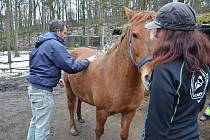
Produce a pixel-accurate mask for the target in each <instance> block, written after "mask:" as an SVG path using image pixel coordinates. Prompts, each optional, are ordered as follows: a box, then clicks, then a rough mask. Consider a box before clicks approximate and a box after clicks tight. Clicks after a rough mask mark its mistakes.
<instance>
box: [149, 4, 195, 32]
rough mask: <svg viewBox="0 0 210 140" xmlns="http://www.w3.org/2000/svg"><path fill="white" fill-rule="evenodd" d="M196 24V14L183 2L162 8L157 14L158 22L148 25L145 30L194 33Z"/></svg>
mask: <svg viewBox="0 0 210 140" xmlns="http://www.w3.org/2000/svg"><path fill="white" fill-rule="evenodd" d="M195 23H196V17H195V12H194V10H193V9H192V8H191V7H190V6H188V5H187V4H184V3H181V2H173V3H168V4H166V5H164V6H163V7H161V8H160V9H159V10H158V12H157V16H156V21H153V22H150V23H147V24H146V25H145V28H147V29H159V28H164V29H168V30H174V31H193V30H194V29H195Z"/></svg>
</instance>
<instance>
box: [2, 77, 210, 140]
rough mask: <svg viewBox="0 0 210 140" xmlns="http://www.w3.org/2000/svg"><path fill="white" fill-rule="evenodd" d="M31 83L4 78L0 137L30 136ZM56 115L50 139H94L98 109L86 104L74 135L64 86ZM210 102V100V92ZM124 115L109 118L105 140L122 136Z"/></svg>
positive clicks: (209, 136) (205, 139) (136, 133)
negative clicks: (71, 131)
mask: <svg viewBox="0 0 210 140" xmlns="http://www.w3.org/2000/svg"><path fill="white" fill-rule="evenodd" d="M27 85H28V82H27V80H26V78H25V77H22V78H15V79H8V80H5V79H0V140H24V139H26V135H27V129H28V124H29V120H30V118H31V110H30V104H29V101H28V97H27ZM53 95H54V101H55V115H54V117H53V120H52V125H51V128H50V130H51V133H50V137H49V140H93V139H94V129H95V108H94V107H93V106H90V105H88V104H85V103H84V104H83V105H82V115H83V118H84V119H85V121H86V122H85V123H84V124H80V123H77V127H78V129H79V131H80V135H79V136H76V137H75V136H71V135H70V130H69V114H68V110H67V104H66V96H65V93H64V89H60V88H59V87H56V88H55V90H54V92H53ZM207 102H210V94H209V95H208V99H207ZM147 106H148V99H147V98H145V100H144V101H143V103H142V105H141V106H140V107H139V109H138V111H137V114H136V116H135V118H134V120H133V122H132V124H131V128H130V133H129V140H139V137H140V134H141V129H142V127H143V123H144V117H145V112H146V110H147ZM200 126H201V140H210V121H206V122H200ZM119 135H120V115H119V114H117V115H114V116H111V117H109V119H108V121H107V123H106V126H105V133H104V135H103V137H102V140H117V139H120V137H119Z"/></svg>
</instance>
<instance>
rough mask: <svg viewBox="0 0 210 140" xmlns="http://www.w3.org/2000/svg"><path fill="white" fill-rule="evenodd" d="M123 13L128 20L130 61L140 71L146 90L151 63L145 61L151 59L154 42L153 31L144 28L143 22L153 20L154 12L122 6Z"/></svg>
mask: <svg viewBox="0 0 210 140" xmlns="http://www.w3.org/2000/svg"><path fill="white" fill-rule="evenodd" d="M124 9H125V13H126V15H127V17H128V18H129V20H130V25H128V27H127V29H126V32H127V38H128V43H127V44H128V53H129V55H130V58H131V60H132V62H133V63H134V64H135V66H136V68H137V69H138V70H139V71H140V73H141V79H142V81H143V84H144V86H145V88H146V89H147V90H148V87H149V81H150V78H151V70H152V64H151V63H147V62H148V61H150V60H151V59H150V58H148V56H151V55H152V49H153V47H152V46H153V45H152V43H154V31H149V30H147V29H145V28H144V26H145V24H146V23H148V22H150V21H153V20H154V18H155V12H153V11H139V12H136V11H132V10H130V9H128V8H126V7H124Z"/></svg>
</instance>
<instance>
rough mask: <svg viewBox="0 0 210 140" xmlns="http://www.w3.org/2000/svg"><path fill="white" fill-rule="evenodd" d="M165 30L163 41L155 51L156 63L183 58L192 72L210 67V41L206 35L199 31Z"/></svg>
mask: <svg viewBox="0 0 210 140" xmlns="http://www.w3.org/2000/svg"><path fill="white" fill-rule="evenodd" d="M164 30H165V32H164V38H163V41H162V42H160V45H159V46H158V47H157V49H156V50H155V51H154V56H156V59H155V60H154V63H167V62H170V61H172V60H174V59H177V58H182V59H183V60H184V61H185V64H186V66H187V69H188V70H189V71H191V72H193V71H198V70H200V69H201V68H203V67H206V66H207V65H210V41H209V40H208V36H207V35H206V34H204V33H202V32H200V31H198V30H195V31H172V30H167V29H164Z"/></svg>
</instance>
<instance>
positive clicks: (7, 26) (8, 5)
mask: <svg viewBox="0 0 210 140" xmlns="http://www.w3.org/2000/svg"><path fill="white" fill-rule="evenodd" d="M10 18H11V10H10V0H6V38H7V52H8V63H9V70H10V73H11V72H12V69H11V63H12V58H11V46H10Z"/></svg>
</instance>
